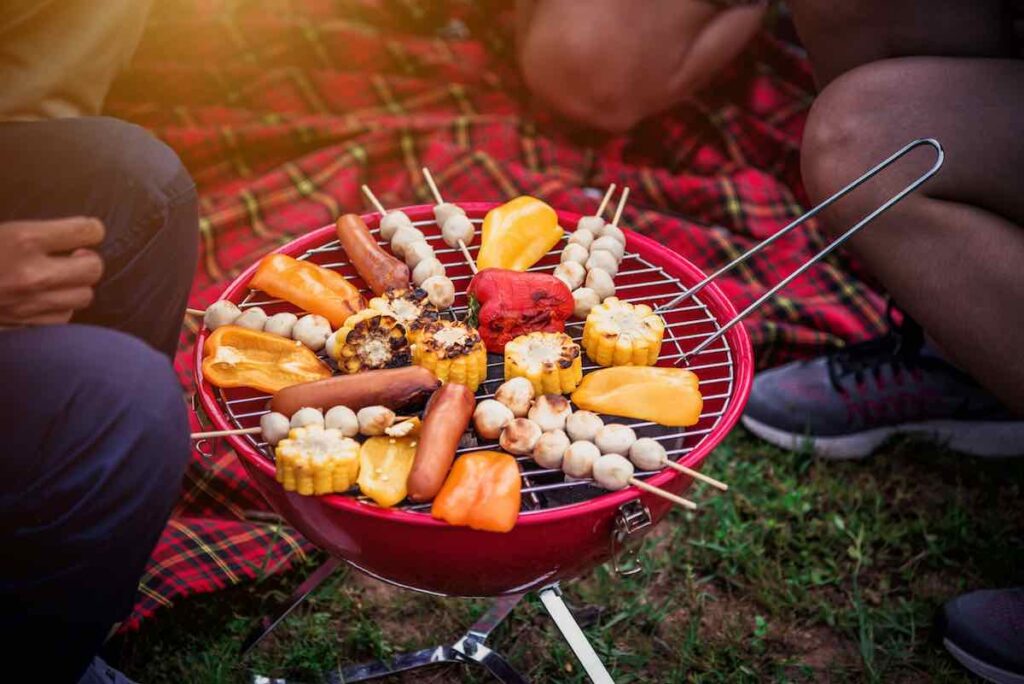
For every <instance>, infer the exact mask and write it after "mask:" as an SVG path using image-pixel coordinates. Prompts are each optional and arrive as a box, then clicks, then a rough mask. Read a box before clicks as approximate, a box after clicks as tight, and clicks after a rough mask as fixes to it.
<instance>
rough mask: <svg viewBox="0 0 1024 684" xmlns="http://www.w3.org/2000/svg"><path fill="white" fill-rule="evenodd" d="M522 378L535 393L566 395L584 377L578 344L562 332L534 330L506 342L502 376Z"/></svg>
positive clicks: (507, 378)
mask: <svg viewBox="0 0 1024 684" xmlns="http://www.w3.org/2000/svg"><path fill="white" fill-rule="evenodd" d="M517 377H522V378H526V379H527V380H529V381H530V384H532V385H533V389H534V391H535V392H536V393H537V394H538V395H541V394H567V393H569V392H572V391H573V390H574V389H576V386H577V385H578V384H580V380H582V379H583V362H582V360H581V359H580V346H579V345H578V344H576V343H575V342H573V341H572V338H570V337H569V336H568V335H566V334H565V333H546V332H533V333H530V334H528V335H520V336H519V337H517V338H515V339H514V340H512V341H511V342H509V343H508V344H506V345H505V379H506V380H509V379H511V378H517Z"/></svg>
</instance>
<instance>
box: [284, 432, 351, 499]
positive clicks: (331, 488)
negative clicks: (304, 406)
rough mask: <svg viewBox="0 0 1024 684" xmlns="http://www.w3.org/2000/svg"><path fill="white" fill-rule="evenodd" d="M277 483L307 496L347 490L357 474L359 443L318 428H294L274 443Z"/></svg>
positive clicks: (337, 433) (290, 490) (339, 433)
mask: <svg viewBox="0 0 1024 684" xmlns="http://www.w3.org/2000/svg"><path fill="white" fill-rule="evenodd" d="M275 454H276V457H277V463H276V471H277V473H276V474H277V481H278V482H280V483H281V484H282V485H283V486H284V488H285V491H289V492H298V493H299V494H303V495H306V496H309V495H313V494H330V493H332V492H344V491H345V490H347V489H349V488H350V487H351V486H352V485H353V484H354V483H355V481H356V477H357V476H358V475H359V442H357V441H355V440H354V439H350V438H348V437H344V436H343V435H342V434H341V431H340V430H333V429H330V430H328V429H324V428H322V427H320V426H319V425H310V426H307V427H300V428H294V429H293V430H291V432H289V433H288V438H287V439H283V440H281V441H280V442H278V444H277V448H276V450H275Z"/></svg>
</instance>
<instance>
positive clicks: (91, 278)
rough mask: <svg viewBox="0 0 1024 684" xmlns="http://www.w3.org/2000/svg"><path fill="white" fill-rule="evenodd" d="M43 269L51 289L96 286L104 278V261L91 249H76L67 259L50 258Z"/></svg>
mask: <svg viewBox="0 0 1024 684" xmlns="http://www.w3.org/2000/svg"><path fill="white" fill-rule="evenodd" d="M43 268H45V269H46V273H47V274H48V277H47V278H46V282H47V285H48V286H49V287H50V288H51V289H56V288H65V287H72V286H78V285H95V284H96V283H98V282H99V281H100V278H102V277H103V259H102V258H100V255H99V254H97V253H96V252H94V251H92V250H91V249H76V250H75V251H74V252H73V253H72V254H71V256H67V257H49V258H48V259H47V260H46V264H45V266H44V267H43Z"/></svg>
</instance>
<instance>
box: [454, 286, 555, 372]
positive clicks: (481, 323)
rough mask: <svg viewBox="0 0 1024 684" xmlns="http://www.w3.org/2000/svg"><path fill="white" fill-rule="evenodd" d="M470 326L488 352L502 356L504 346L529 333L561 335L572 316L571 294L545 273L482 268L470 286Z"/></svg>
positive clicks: (467, 291)
mask: <svg viewBox="0 0 1024 684" xmlns="http://www.w3.org/2000/svg"><path fill="white" fill-rule="evenodd" d="M466 293H467V294H468V295H469V298H470V311H471V312H472V313H471V317H470V324H471V325H475V326H476V328H477V330H479V331H480V337H481V339H483V342H484V346H485V347H487V351H489V352H492V353H494V354H501V353H502V352H503V351H504V350H505V344H506V343H508V342H511V341H512V340H513V339H515V338H516V337H519V336H520V335H525V334H527V333H531V332H538V331H539V332H563V331H564V330H565V321H566V320H568V318H569V316H571V315H572V311H573V301H572V293H571V292H569V288H568V287H566V285H565V283H563V282H562V281H561V280H559V279H558V278H556V277H554V276H553V275H548V274H547V273H535V272H520V271H509V270H506V269H503V268H485V269H483V270H482V271H480V272H479V273H477V274H476V275H475V276H473V280H472V281H470V283H469V289H467V290H466Z"/></svg>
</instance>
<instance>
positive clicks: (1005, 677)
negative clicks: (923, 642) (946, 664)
mask: <svg viewBox="0 0 1024 684" xmlns="http://www.w3.org/2000/svg"><path fill="white" fill-rule="evenodd" d="M942 645H943V646H945V647H946V650H947V651H949V654H950V655H951V656H953V657H954V658H955V659H956V661H957V662H958V663H960V664H961V665H963V666H964V667H965V668H966V669H967V670H969V671H971V672H973V673H974V674H976V675H978V676H979V677H981V678H982V679H985V680H987V681H990V682H995V683H996V684H1024V675H1020V674H1016V673H1014V672H1007V671H1006V670H1004V669H1002V668H999V667H996V666H995V665H989V664H988V663H986V662H985V661H983V660H978V659H977V658H975V657H974V656H972V655H971V654H969V653H967V651H965V650H963V649H962V648H960V647H959V646H957V645H956V644H954V643H953V642H952V641H950V640H949V639H943V640H942Z"/></svg>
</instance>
